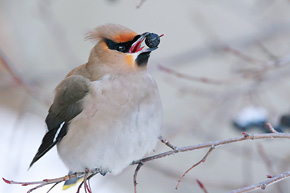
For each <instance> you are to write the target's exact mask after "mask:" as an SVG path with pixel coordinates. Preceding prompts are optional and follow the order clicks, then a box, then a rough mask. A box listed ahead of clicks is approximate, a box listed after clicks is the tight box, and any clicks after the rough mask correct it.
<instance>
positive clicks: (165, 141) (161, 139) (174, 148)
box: [158, 135, 178, 151]
mask: <svg viewBox="0 0 290 193" xmlns="http://www.w3.org/2000/svg"><path fill="white" fill-rule="evenodd" d="M158 138H159V140H160V141H161V142H162V143H164V144H165V145H167V146H168V147H170V148H171V149H173V150H175V151H178V147H176V146H175V145H173V144H171V143H170V142H169V141H168V140H167V139H165V138H164V137H162V136H161V135H160V136H159V137H158Z"/></svg>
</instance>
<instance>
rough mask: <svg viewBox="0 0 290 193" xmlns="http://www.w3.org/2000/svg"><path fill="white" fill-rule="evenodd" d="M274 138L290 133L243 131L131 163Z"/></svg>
mask: <svg viewBox="0 0 290 193" xmlns="http://www.w3.org/2000/svg"><path fill="white" fill-rule="evenodd" d="M274 138H279V139H290V134H288V133H265V134H246V133H245V134H244V135H243V136H240V137H234V138H229V139H224V140H218V141H211V142H207V143H202V144H198V145H192V146H185V147H179V148H178V152H177V151H175V150H172V151H167V152H163V153H160V154H157V155H153V156H149V157H146V158H143V159H140V160H137V161H133V162H132V164H131V165H134V164H139V163H140V162H143V163H145V162H149V161H152V160H155V159H160V158H163V157H166V156H170V155H173V154H177V153H179V152H187V151H193V150H196V149H202V148H207V147H212V146H214V147H217V146H220V145H225V144H230V143H235V142H239V141H246V140H249V139H252V140H257V139H274Z"/></svg>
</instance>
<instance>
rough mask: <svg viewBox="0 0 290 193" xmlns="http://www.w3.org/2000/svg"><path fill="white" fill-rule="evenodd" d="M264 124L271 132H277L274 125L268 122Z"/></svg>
mask: <svg viewBox="0 0 290 193" xmlns="http://www.w3.org/2000/svg"><path fill="white" fill-rule="evenodd" d="M266 126H267V127H268V128H269V129H270V131H271V132H272V133H278V131H276V129H274V127H273V126H272V125H271V124H270V123H266Z"/></svg>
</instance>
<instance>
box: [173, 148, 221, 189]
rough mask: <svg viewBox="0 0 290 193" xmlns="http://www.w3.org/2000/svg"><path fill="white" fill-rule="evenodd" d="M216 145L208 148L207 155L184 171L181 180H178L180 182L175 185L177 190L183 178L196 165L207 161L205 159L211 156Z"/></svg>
mask: <svg viewBox="0 0 290 193" xmlns="http://www.w3.org/2000/svg"><path fill="white" fill-rule="evenodd" d="M214 148H215V147H214V146H212V147H210V149H209V150H208V152H207V153H206V154H205V156H204V157H203V158H202V159H201V160H200V161H199V162H197V163H196V164H194V165H193V166H191V167H190V168H189V169H188V170H186V171H185V172H184V173H183V175H182V176H181V177H180V178H179V180H178V183H177V185H176V187H175V189H176V190H177V189H178V187H179V184H180V182H181V180H182V178H183V177H184V176H185V175H186V174H187V173H188V172H189V171H190V170H192V169H193V168H195V167H196V166H198V165H199V164H200V163H203V162H205V160H206V158H207V157H208V156H209V154H210V153H211V152H212V151H213V150H214Z"/></svg>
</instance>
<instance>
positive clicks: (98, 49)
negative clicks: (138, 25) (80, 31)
mask: <svg viewBox="0 0 290 193" xmlns="http://www.w3.org/2000/svg"><path fill="white" fill-rule="evenodd" d="M89 38H90V39H93V40H97V44H96V46H95V47H94V48H93V49H92V52H91V55H90V59H89V63H94V64H97V65H100V66H99V67H101V66H104V67H109V68H114V69H117V70H120V69H126V70H128V69H143V68H144V67H146V65H147V62H148V59H149V56H150V53H151V52H152V51H153V50H156V49H157V48H158V47H157V46H158V44H159V42H160V39H159V36H158V35H156V34H152V33H149V32H146V33H142V34H137V33H136V32H134V31H132V30H130V29H129V28H127V27H124V26H121V25H116V24H106V25H103V26H100V27H97V28H96V29H95V30H94V31H93V32H91V33H90V35H89ZM145 42H146V43H145Z"/></svg>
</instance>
